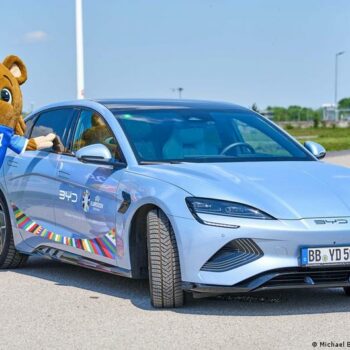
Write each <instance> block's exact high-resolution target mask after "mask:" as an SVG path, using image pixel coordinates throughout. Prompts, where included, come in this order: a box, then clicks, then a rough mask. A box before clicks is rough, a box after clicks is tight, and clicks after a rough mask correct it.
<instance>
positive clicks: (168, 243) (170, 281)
mask: <svg viewBox="0 0 350 350" xmlns="http://www.w3.org/2000/svg"><path fill="white" fill-rule="evenodd" d="M147 247H148V271H149V284H150V293H151V303H152V305H153V306H154V307H157V308H173V307H179V306H182V305H183V303H184V292H183V290H182V285H181V272H180V262H179V254H178V250H177V245H176V239H175V234H174V231H173V229H172V227H171V224H170V222H169V219H168V218H167V216H166V215H165V214H164V213H163V212H162V211H161V210H160V209H154V210H151V211H150V212H149V213H148V215H147Z"/></svg>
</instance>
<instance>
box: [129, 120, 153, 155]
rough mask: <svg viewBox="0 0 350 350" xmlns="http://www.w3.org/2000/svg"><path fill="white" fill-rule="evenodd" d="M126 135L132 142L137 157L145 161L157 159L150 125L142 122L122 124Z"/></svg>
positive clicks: (130, 121)
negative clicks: (137, 154)
mask: <svg viewBox="0 0 350 350" xmlns="http://www.w3.org/2000/svg"><path fill="white" fill-rule="evenodd" d="M124 125H125V128H126V131H127V134H128V135H129V137H130V139H131V140H133V143H134V146H135V148H136V150H137V153H139V155H140V156H141V157H142V158H144V159H147V160H155V159H157V152H156V149H155V145H154V142H153V137H154V135H153V132H152V127H151V125H149V124H147V123H143V122H138V121H133V120H128V121H127V122H124Z"/></svg>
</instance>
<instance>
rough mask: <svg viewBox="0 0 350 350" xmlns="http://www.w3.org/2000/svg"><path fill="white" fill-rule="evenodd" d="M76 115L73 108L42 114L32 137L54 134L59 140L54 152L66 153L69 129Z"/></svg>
mask: <svg viewBox="0 0 350 350" xmlns="http://www.w3.org/2000/svg"><path fill="white" fill-rule="evenodd" d="M74 113H75V110H74V109H72V108H64V109H54V110H51V111H48V112H43V113H41V114H40V115H39V117H38V119H37V121H36V123H35V125H34V127H33V129H32V134H31V137H38V136H45V135H47V134H49V133H54V134H56V135H57V140H56V142H55V145H54V147H53V150H54V151H60V152H65V151H66V147H65V145H66V142H67V137H68V133H69V127H70V123H71V121H72V118H73V116H74Z"/></svg>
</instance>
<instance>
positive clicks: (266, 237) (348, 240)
mask: <svg viewBox="0 0 350 350" xmlns="http://www.w3.org/2000/svg"><path fill="white" fill-rule="evenodd" d="M214 219H215V218H214ZM225 220H226V222H225V223H226V224H228V223H229V224H230V225H232V226H234V225H236V226H239V228H230V227H217V226H209V225H204V224H201V223H199V222H198V221H197V220H195V219H187V218H181V217H171V222H172V225H173V227H174V230H175V233H176V239H177V245H178V249H179V256H180V265H181V275H182V280H183V282H184V289H189V290H192V289H197V291H200V290H199V289H201V290H202V291H203V292H207V291H208V290H209V289H210V290H212V291H213V292H214V293H217V291H218V290H222V292H224V290H226V291H227V292H229V289H231V292H235V291H237V292H239V291H241V292H244V291H250V290H255V289H258V288H260V289H261V288H263V286H264V285H265V287H266V283H267V282H268V281H269V280H272V279H273V278H276V277H278V275H283V274H285V272H286V271H287V272H288V271H289V272H291V273H302V272H307V271H308V270H309V269H315V270H314V271H316V270H317V269H318V270H321V272H322V271H325V272H326V271H328V272H330V270H332V269H337V268H341V269H343V268H344V266H343V267H342V266H322V267H318V268H314V267H313V268H306V267H303V266H301V259H300V254H301V248H302V247H320V246H327V247H328V246H330V247H332V246H337V245H340V246H344V245H349V246H350V224H341V225H340V224H323V225H320V224H317V219H304V220H251V219H232V218H228V219H226V218H225ZM211 221H213V219H212V220H211ZM329 221H331V220H329ZM348 221H349V222H350V220H348ZM237 239H251V240H253V241H254V243H255V244H256V245H257V246H258V247H259V248H260V249H261V251H262V252H263V254H262V256H260V257H259V258H258V259H256V260H254V261H252V262H248V263H247V264H244V265H241V266H238V267H237V268H233V269H230V270H228V271H221V272H217V271H204V270H203V265H204V264H205V263H206V262H207V261H208V260H209V259H210V258H211V257H212V256H214V254H216V253H217V252H218V251H219V250H220V249H221V248H222V247H223V246H225V245H226V244H228V243H229V242H231V241H234V240H237ZM327 269H328V270H327ZM347 269H348V270H349V271H350V266H348V267H346V266H345V270H347ZM349 275H350V272H349ZM307 277H308V274H305V276H304V278H306V280H305V281H306V282H305V281H304V282H303V283H297V284H294V286H295V287H297V288H299V287H315V286H321V285H320V283H315V281H314V283H313V282H312V281H311V280H312V278H311V279H309V278H307ZM348 277H349V276H348ZM341 278H343V276H342V277H341ZM299 282H300V280H299ZM328 282H329V283H328ZM331 282H332V281H324V283H323V284H324V286H325V287H326V286H330V287H333V286H347V285H348V282H349V281H348V278H346V279H344V278H343V280H342V281H340V280H335V282H334V283H333V284H332V283H331ZM326 284H327V285H326ZM223 287H224V289H221V288H223ZM269 287H271V288H272V285H270V286H269ZM275 287H276V288H277V287H278V285H277V284H276V285H275ZM280 287H281V286H280ZM284 287H286V288H292V283H289V284H288V283H287V284H285V286H284ZM237 288H238V289H237ZM219 294H221V293H219Z"/></svg>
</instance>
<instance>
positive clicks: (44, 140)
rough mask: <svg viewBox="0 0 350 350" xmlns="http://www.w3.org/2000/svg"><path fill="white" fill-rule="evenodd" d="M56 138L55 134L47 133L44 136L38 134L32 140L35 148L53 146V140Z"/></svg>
mask: <svg viewBox="0 0 350 350" xmlns="http://www.w3.org/2000/svg"><path fill="white" fill-rule="evenodd" d="M55 138H56V135H55V134H48V135H46V136H38V137H35V138H34V139H33V140H34V142H35V144H36V149H44V148H51V147H52V146H53V140H54V139H55Z"/></svg>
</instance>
